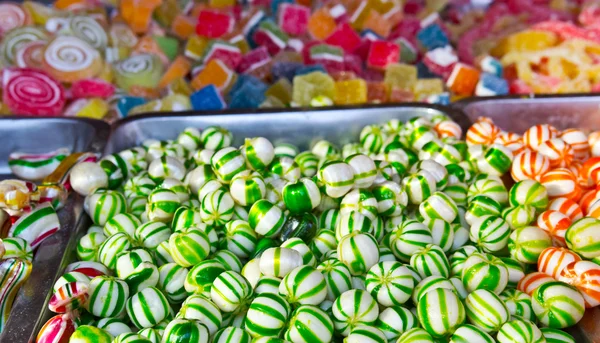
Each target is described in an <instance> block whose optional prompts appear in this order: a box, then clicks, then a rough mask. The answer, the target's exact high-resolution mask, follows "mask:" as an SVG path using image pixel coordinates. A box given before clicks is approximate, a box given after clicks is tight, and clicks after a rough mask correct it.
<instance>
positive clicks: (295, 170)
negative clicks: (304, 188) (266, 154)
mask: <svg viewBox="0 0 600 343" xmlns="http://www.w3.org/2000/svg"><path fill="white" fill-rule="evenodd" d="M269 171H270V173H271V175H272V176H274V177H277V178H279V179H282V180H284V181H287V182H296V181H298V180H299V179H300V177H301V176H302V172H301V171H300V166H299V165H298V164H297V163H296V162H295V161H294V159H292V158H289V157H276V158H275V159H274V160H273V163H271V166H270V167H269Z"/></svg>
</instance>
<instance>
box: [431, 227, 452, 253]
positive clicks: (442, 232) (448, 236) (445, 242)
mask: <svg viewBox="0 0 600 343" xmlns="http://www.w3.org/2000/svg"><path fill="white" fill-rule="evenodd" d="M427 227H429V229H430V230H431V239H432V240H433V244H435V245H437V246H439V247H440V248H442V250H444V252H446V253H447V252H449V251H450V249H452V243H453V242H454V230H453V229H452V226H451V225H450V224H449V223H448V222H445V221H443V220H442V219H437V218H436V219H431V220H429V222H428V223H427Z"/></svg>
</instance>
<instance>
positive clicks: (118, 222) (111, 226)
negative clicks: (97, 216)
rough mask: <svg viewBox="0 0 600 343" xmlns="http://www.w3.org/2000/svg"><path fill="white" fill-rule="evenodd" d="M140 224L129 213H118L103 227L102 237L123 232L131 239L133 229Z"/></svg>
mask: <svg viewBox="0 0 600 343" xmlns="http://www.w3.org/2000/svg"><path fill="white" fill-rule="evenodd" d="M141 224H142V223H141V222H140V220H139V219H138V218H137V217H136V216H134V215H133V214H129V213H119V214H117V215H116V216H114V217H112V218H111V219H109V220H108V221H107V222H106V224H105V225H104V230H103V231H104V235H105V236H106V237H110V236H112V235H114V234H115V233H117V232H123V233H125V234H127V235H128V236H129V237H131V238H133V236H134V232H135V229H136V228H137V227H138V226H140V225H141Z"/></svg>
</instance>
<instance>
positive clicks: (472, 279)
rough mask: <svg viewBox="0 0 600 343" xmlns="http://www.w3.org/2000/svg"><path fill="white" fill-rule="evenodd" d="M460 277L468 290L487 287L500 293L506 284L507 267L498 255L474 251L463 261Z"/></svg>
mask: <svg viewBox="0 0 600 343" xmlns="http://www.w3.org/2000/svg"><path fill="white" fill-rule="evenodd" d="M461 277H462V281H463V284H464V285H465V287H466V289H467V291H469V292H473V291H475V290H477V289H487V290H489V291H492V292H494V293H496V294H500V292H502V291H503V290H504V288H506V285H507V284H508V269H507V268H506V265H505V264H504V262H502V260H501V259H499V258H498V257H495V256H493V255H490V254H481V253H477V252H476V253H473V254H472V255H471V256H469V258H467V260H466V261H465V265H464V267H463V272H462V276H461Z"/></svg>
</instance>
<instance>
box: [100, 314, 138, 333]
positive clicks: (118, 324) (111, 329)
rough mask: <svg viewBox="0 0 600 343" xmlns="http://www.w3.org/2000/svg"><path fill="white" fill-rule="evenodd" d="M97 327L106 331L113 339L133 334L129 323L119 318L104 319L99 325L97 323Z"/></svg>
mask: <svg viewBox="0 0 600 343" xmlns="http://www.w3.org/2000/svg"><path fill="white" fill-rule="evenodd" d="M96 327H98V328H99V329H102V330H105V331H106V332H108V333H109V334H111V335H112V336H113V337H117V336H119V335H120V334H124V333H130V332H131V328H130V327H129V325H128V324H127V322H126V321H125V320H122V319H119V318H102V319H100V320H99V321H98V323H96Z"/></svg>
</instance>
